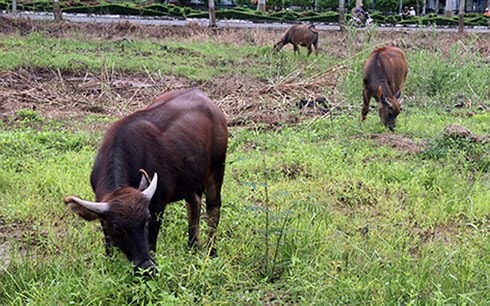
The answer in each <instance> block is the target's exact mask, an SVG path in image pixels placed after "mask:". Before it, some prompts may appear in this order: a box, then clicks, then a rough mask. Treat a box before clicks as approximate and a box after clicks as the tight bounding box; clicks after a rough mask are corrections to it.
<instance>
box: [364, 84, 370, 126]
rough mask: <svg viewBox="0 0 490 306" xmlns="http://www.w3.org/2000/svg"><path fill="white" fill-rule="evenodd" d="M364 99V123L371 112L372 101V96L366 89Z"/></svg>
mask: <svg viewBox="0 0 490 306" xmlns="http://www.w3.org/2000/svg"><path fill="white" fill-rule="evenodd" d="M362 98H363V100H364V104H363V106H362V121H364V120H366V116H367V114H368V112H369V100H371V96H370V95H369V93H368V92H367V90H366V89H364V90H363V91H362Z"/></svg>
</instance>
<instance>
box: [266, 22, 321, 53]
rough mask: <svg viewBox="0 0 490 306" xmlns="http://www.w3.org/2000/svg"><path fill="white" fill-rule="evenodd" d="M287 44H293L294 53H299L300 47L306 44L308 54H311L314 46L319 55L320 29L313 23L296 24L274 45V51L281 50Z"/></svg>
mask: <svg viewBox="0 0 490 306" xmlns="http://www.w3.org/2000/svg"><path fill="white" fill-rule="evenodd" d="M287 44H292V45H293V48H294V53H296V52H297V53H298V54H299V47H298V45H300V46H304V47H306V48H307V49H308V55H310V54H311V52H312V51H313V50H312V46H314V47H315V54H316V55H318V31H317V29H316V28H315V25H313V24H310V25H308V24H296V25H293V26H292V27H290V28H289V29H288V30H287V31H286V33H284V34H283V35H282V37H281V40H279V41H278V42H277V43H276V44H275V45H274V49H273V51H274V52H277V51H279V50H281V48H282V47H284V46H285V45H287Z"/></svg>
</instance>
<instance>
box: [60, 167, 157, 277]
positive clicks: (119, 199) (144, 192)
mask: <svg viewBox="0 0 490 306" xmlns="http://www.w3.org/2000/svg"><path fill="white" fill-rule="evenodd" d="M142 172H143V175H142V177H141V183H140V187H139V188H138V189H136V188H133V187H124V188H118V189H116V190H114V191H113V192H112V193H110V194H108V195H106V196H105V197H104V198H103V200H102V202H91V201H87V200H82V199H79V198H77V197H74V196H69V197H67V198H65V203H66V204H67V205H69V207H70V208H71V209H72V210H73V211H74V212H76V213H77V214H78V215H79V216H80V217H82V218H84V219H86V220H89V221H91V220H96V219H99V220H101V221H102V223H103V225H104V227H105V230H106V231H107V234H108V235H109V237H110V238H111V240H112V242H113V243H114V244H115V245H116V246H117V247H118V248H119V249H120V250H121V251H122V252H123V253H124V255H126V257H127V258H128V259H129V260H130V261H131V262H133V263H134V265H135V270H136V271H138V270H147V271H150V272H153V271H154V270H155V269H156V263H155V261H154V259H153V257H152V255H151V254H150V249H149V243H148V230H147V227H148V223H149V222H150V211H149V205H150V201H151V198H152V197H153V195H154V194H155V191H156V189H157V184H158V175H157V173H155V175H154V176H153V179H152V180H151V182H149V179H148V176H147V175H146V173H145V172H144V171H142Z"/></svg>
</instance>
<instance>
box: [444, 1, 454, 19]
mask: <svg viewBox="0 0 490 306" xmlns="http://www.w3.org/2000/svg"><path fill="white" fill-rule="evenodd" d="M444 16H446V17H448V18H451V17H453V1H452V0H446V8H445V9H444Z"/></svg>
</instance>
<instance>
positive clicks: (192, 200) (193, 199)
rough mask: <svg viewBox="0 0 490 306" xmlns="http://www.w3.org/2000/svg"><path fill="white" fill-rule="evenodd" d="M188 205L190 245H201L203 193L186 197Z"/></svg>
mask: <svg viewBox="0 0 490 306" xmlns="http://www.w3.org/2000/svg"><path fill="white" fill-rule="evenodd" d="M185 202H186V207H187V219H188V224H189V225H188V226H189V228H188V232H189V247H195V248H197V247H199V219H200V218H201V195H200V194H197V193H195V194H193V195H191V196H190V197H188V198H186V199H185Z"/></svg>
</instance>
